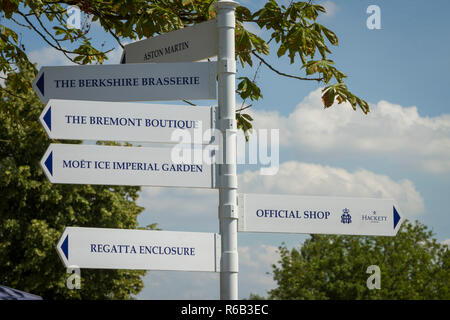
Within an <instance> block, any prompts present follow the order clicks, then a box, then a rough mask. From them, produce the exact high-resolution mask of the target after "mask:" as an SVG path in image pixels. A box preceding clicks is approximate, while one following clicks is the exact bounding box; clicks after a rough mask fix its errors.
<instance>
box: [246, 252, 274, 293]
mask: <svg viewBox="0 0 450 320" xmlns="http://www.w3.org/2000/svg"><path fill="white" fill-rule="evenodd" d="M238 252H239V272H240V274H241V279H240V283H241V286H247V287H249V288H251V289H250V292H253V293H256V292H260V293H261V292H264V293H265V292H266V291H267V290H270V289H271V288H273V287H275V281H274V280H273V277H272V275H271V274H270V272H271V271H272V268H271V266H272V264H275V263H276V262H277V261H278V259H279V258H280V255H279V254H278V248H277V247H275V246H269V245H264V244H262V245H259V246H253V247H249V246H241V247H239V248H238ZM242 274H243V275H244V276H242Z"/></svg>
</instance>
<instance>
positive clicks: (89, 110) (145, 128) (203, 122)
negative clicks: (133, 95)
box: [40, 99, 215, 144]
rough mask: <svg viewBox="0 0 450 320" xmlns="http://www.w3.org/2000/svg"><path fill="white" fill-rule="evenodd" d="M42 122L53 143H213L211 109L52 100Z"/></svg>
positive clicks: (213, 117) (44, 111)
mask: <svg viewBox="0 0 450 320" xmlns="http://www.w3.org/2000/svg"><path fill="white" fill-rule="evenodd" d="M40 121H41V123H42V126H43V127H44V129H45V131H46V132H47V134H48V136H49V137H50V138H52V139H78V140H112V141H145V142H159V143H176V142H179V139H177V138H179V136H180V135H181V134H183V135H184V134H186V136H187V137H188V138H189V139H190V141H191V142H192V143H198V144H202V143H204V144H206V143H209V142H210V141H211V129H214V126H215V124H214V123H215V111H214V109H213V108H211V107H196V106H195V107H186V106H176V105H163V104H143V103H125V102H100V101H80V100H58V99H52V100H50V101H49V102H48V104H47V106H46V107H45V109H44V110H43V111H42V114H41V117H40Z"/></svg>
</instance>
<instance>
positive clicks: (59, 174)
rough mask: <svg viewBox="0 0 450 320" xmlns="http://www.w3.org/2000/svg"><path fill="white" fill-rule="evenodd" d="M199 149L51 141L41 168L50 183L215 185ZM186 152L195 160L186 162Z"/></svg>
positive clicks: (212, 168) (212, 186)
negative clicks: (53, 142) (75, 143)
mask: <svg viewBox="0 0 450 320" xmlns="http://www.w3.org/2000/svg"><path fill="white" fill-rule="evenodd" d="M198 151H200V152H198ZM202 151H208V150H202V149H201V148H197V149H195V148H192V149H191V148H182V147H180V146H178V145H176V146H174V147H170V148H169V147H158V148H156V147H142V148H140V147H116V146H94V145H73V144H51V145H50V146H49V147H48V149H47V151H46V153H45V154H44V157H43V158H42V160H41V167H42V168H43V170H44V172H45V174H46V175H47V178H48V179H49V180H50V182H52V183H70V184H103V185H128V186H157V187H193V188H194V187H195V188H214V185H215V174H214V172H213V170H214V166H213V165H211V164H207V163H204V162H202V155H203V156H204V155H205V153H206V152H203V154H202ZM196 152H198V153H196ZM189 155H191V157H189V158H190V159H193V160H195V162H194V161H189V160H190V159H188V156H189ZM208 161H209V163H211V161H210V160H208Z"/></svg>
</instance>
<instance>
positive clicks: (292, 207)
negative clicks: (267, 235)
mask: <svg viewBox="0 0 450 320" xmlns="http://www.w3.org/2000/svg"><path fill="white" fill-rule="evenodd" d="M239 215H240V216H239V221H238V231H243V232H278V233H309V234H311V233H322V234H350V235H373V236H395V235H396V234H397V232H398V230H399V228H400V225H401V223H402V222H403V218H402V217H401V216H400V214H399V212H398V208H397V207H396V206H395V204H394V200H391V199H370V198H337V197H336V198H334V197H313V196H292V195H267V194H264V195H262V194H240V195H239Z"/></svg>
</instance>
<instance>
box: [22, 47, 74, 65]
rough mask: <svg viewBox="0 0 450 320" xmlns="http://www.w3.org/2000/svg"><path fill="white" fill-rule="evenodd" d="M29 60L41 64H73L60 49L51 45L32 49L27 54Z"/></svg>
mask: <svg viewBox="0 0 450 320" xmlns="http://www.w3.org/2000/svg"><path fill="white" fill-rule="evenodd" d="M28 58H29V60H30V61H31V62H33V63H37V64H38V65H39V67H42V66H62V65H74V63H73V62H71V61H70V60H69V59H68V58H67V57H66V56H65V55H64V54H63V53H62V52H61V51H58V50H56V49H54V48H52V47H44V48H42V49H39V50H33V51H31V52H30V53H29V54H28Z"/></svg>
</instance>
